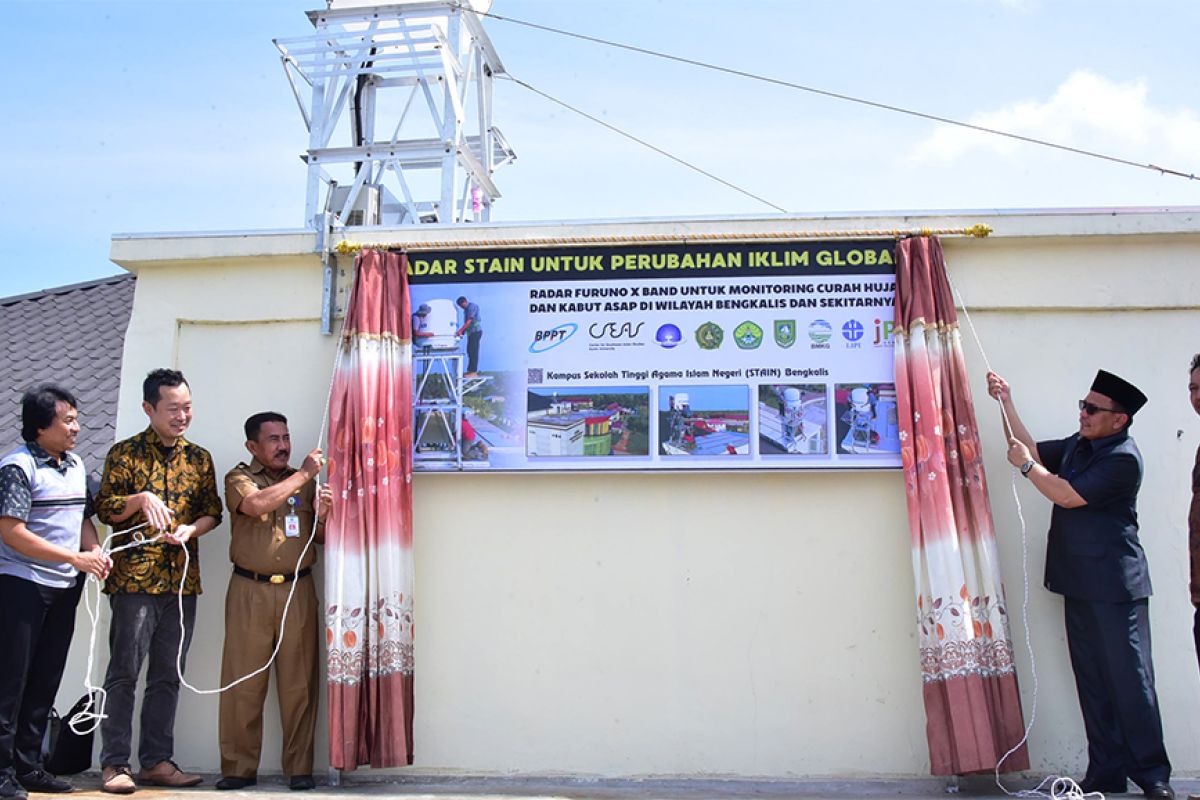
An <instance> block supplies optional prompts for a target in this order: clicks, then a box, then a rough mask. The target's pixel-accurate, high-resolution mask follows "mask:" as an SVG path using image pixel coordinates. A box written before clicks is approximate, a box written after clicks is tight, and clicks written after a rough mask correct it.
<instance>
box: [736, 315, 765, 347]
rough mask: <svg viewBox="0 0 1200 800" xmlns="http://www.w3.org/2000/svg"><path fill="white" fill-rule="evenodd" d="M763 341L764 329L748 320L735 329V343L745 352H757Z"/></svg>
mask: <svg viewBox="0 0 1200 800" xmlns="http://www.w3.org/2000/svg"><path fill="white" fill-rule="evenodd" d="M762 340H763V329H762V328H761V327H760V326H758V325H756V324H754V323H753V322H751V321H750V320H746V321H745V322H743V323H742V324H741V325H738V326H737V327H736V328H734V329H733V341H734V343H735V344H736V345H737V346H738V347H740V348H741V349H743V350H755V349H757V348H758V346H759V345H760V344H762Z"/></svg>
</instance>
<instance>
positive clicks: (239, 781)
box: [217, 775, 258, 792]
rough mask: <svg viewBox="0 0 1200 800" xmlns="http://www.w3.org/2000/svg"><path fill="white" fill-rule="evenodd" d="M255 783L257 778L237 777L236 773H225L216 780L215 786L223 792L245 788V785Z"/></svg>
mask: <svg viewBox="0 0 1200 800" xmlns="http://www.w3.org/2000/svg"><path fill="white" fill-rule="evenodd" d="M256 783H258V778H239V777H238V776H237V775H226V776H225V777H224V778H221V780H219V781H217V788H218V789H220V790H221V791H223V792H227V791H229V790H230V789H245V788H246V787H247V786H254V785H255V784H256Z"/></svg>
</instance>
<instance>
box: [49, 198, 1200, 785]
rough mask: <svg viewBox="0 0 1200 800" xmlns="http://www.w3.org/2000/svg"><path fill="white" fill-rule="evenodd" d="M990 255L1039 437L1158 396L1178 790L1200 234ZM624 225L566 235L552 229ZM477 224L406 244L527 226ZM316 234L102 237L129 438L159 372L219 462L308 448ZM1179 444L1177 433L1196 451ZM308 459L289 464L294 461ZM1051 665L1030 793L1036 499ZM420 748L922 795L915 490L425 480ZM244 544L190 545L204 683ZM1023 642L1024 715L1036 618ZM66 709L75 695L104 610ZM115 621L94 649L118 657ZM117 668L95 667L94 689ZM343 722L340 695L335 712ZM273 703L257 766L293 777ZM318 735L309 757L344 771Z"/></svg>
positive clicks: (1187, 671)
mask: <svg viewBox="0 0 1200 800" xmlns="http://www.w3.org/2000/svg"><path fill="white" fill-rule="evenodd" d="M977 221H983V222H987V223H989V224H991V225H992V226H993V227H995V228H996V234H994V235H993V237H992V238H990V239H987V240H982V241H981V240H961V239H946V240H945V246H946V249H947V253H948V257H949V260H950V269H951V274H952V276H953V278H954V280H955V282H956V284H957V285H958V287H959V289H960V290H961V292H962V294H963V296H964V298H965V300H966V304H967V306H968V308H969V310H970V311H971V313H972V317H973V320H974V323H975V325H976V327H977V328H978V331H979V335H980V337H981V339H982V341H983V345H984V347H985V348H986V349H987V351H988V356H989V358H990V360H991V363H992V364H993V366H994V367H995V368H996V369H997V370H999V371H1001V372H1002V373H1003V374H1005V375H1006V376H1007V377H1008V378H1009V379H1010V380H1011V381H1012V383H1013V385H1014V387H1015V392H1016V396H1017V399H1018V403H1019V405H1020V407H1021V409H1022V412H1023V415H1024V417H1025V419H1026V422H1027V423H1028V424H1029V427H1030V428H1031V429H1032V430H1033V431H1034V432H1035V433H1036V434H1037V435H1040V436H1045V437H1052V436H1065V435H1067V434H1069V433H1071V432H1072V431H1073V430H1074V428H1075V419H1076V414H1077V412H1076V409H1075V401H1076V400H1077V399H1078V398H1079V397H1082V396H1083V394H1084V393H1085V392H1086V390H1087V386H1088V383H1089V382H1090V379H1091V376H1092V374H1093V373H1094V371H1095V369H1096V368H1097V367H1104V368H1107V369H1111V370H1113V371H1116V372H1118V373H1120V374H1122V375H1124V376H1125V377H1127V378H1129V379H1130V380H1132V381H1134V382H1135V383H1137V384H1138V385H1139V386H1141V387H1142V388H1143V389H1144V390H1145V391H1146V393H1147V394H1148V395H1150V397H1151V405H1150V406H1149V407H1148V408H1147V410H1146V411H1145V412H1143V413H1142V414H1141V415H1139V419H1138V420H1137V424H1136V425H1135V427H1134V431H1133V433H1134V434H1135V436H1136V438H1137V440H1138V443H1139V445H1140V447H1141V449H1142V452H1143V454H1144V455H1145V460H1146V481H1145V485H1144V488H1143V490H1142V496H1141V515H1142V522H1143V525H1142V531H1143V534H1142V539H1143V543H1144V544H1145V547H1146V551H1147V553H1148V555H1149V558H1150V563H1151V571H1152V574H1153V577H1154V582H1155V586H1156V589H1157V594H1156V596H1155V599H1154V601H1153V602H1152V604H1151V609H1152V619H1153V625H1154V636H1155V656H1156V668H1157V672H1158V686H1159V693H1160V697H1161V698H1162V701H1163V706H1164V722H1165V725H1166V732H1167V744H1168V749H1169V752H1170V754H1171V757H1172V760H1173V762H1174V763H1175V765H1176V770H1177V772H1179V773H1182V774H1188V773H1191V774H1196V773H1198V772H1200V744H1198V743H1200V714H1198V713H1197V711H1198V710H1200V680H1198V679H1200V675H1198V673H1197V664H1196V656H1195V653H1194V651H1193V650H1192V644H1191V629H1190V624H1191V606H1190V604H1189V602H1188V594H1187V574H1188V573H1187V553H1186V542H1187V531H1186V510H1187V504H1188V500H1189V490H1190V487H1189V482H1188V476H1189V473H1190V469H1191V464H1192V458H1193V456H1194V453H1195V447H1196V444H1197V441H1198V440H1200V419H1197V418H1196V417H1195V414H1194V413H1193V412H1192V411H1191V409H1190V408H1189V406H1188V404H1187V401H1186V391H1185V387H1186V378H1187V364H1188V361H1189V359H1190V357H1191V355H1192V353H1193V352H1194V351H1196V350H1200V337H1195V338H1190V337H1189V334H1191V333H1192V332H1193V331H1196V330H1198V329H1200V326H1198V324H1197V323H1198V322H1200V313H1198V312H1197V302H1196V298H1198V297H1200V286H1198V285H1197V284H1198V283H1200V278H1197V277H1196V276H1195V275H1194V271H1193V270H1192V264H1193V263H1194V261H1195V257H1196V255H1197V253H1200V234H1198V232H1197V231H1200V223H1198V222H1197V221H1195V220H1194V219H1193V216H1192V215H1191V214H1175V215H1171V214H1156V215H1150V214H1143V215H1138V214H1121V215H1102V214H1096V215H1086V214H1083V215H1061V216H1054V215H1025V216H1021V215H1013V216H996V217H994V218H987V217H982V218H981V217H977V216H972V217H970V218H967V219H966V222H968V223H971V222H977ZM950 224H959V222H958V221H957V220H951V219H934V218H929V219H911V218H910V219H905V220H894V219H854V220H772V221H747V220H739V221H736V222H733V221H731V222H725V223H716V222H706V223H699V222H692V223H656V224H643V225H634V224H625V225H622V226H619V228H620V230H622V231H625V232H629V233H643V232H660V231H661V232H670V231H682V230H690V231H695V230H713V231H729V230H746V229H757V230H762V229H774V230H780V229H788V230H791V229H797V230H799V229H806V228H807V229H820V228H827V229H828V228H833V229H862V228H894V227H905V228H909V227H923V226H928V227H942V226H945V225H950ZM614 227H618V226H594V227H590V228H589V227H586V226H574V227H572V226H560V227H558V228H556V229H554V231H553V234H554V235H580V234H587V233H601V232H602V233H605V234H609V233H612V229H613V228H614ZM545 230H546V229H528V228H525V229H522V228H502V227H497V228H495V229H488V228H476V227H474V226H473V227H472V229H471V230H469V231H466V232H462V231H461V230H456V231H453V232H452V233H450V234H448V233H447V232H446V231H445V230H444V229H443V230H440V231H436V232H434V233H425V232H424V231H421V232H412V231H405V232H399V231H393V232H391V233H392V237H393V238H399V237H400V236H401V235H408V236H422V235H425V236H440V237H448V236H450V235H453V236H461V237H467V236H473V237H480V236H489V235H490V236H495V237H502V236H529V235H537V234H538V233H543V232H545ZM311 242H312V240H311V237H303V236H295V235H290V236H285V235H269V236H268V235H264V236H259V237H228V238H219V237H210V238H201V237H190V238H179V237H176V238H135V239H122V240H116V241H114V247H113V257H114V260H115V261H117V263H120V264H121V265H123V266H126V267H127V268H131V269H134V270H136V271H137V272H138V275H139V279H138V289H137V299H136V302H135V309H134V315H133V320H132V323H131V326H130V329H129V333H128V335H127V337H126V351H125V364H124V384H123V386H122V393H121V401H120V402H121V408H120V410H119V430H120V435H122V436H126V435H130V434H132V433H135V432H136V431H138V430H140V429H141V428H142V427H143V426H144V424H145V418H144V416H143V415H142V413H141V411H140V408H139V403H138V399H139V398H138V393H139V391H140V380H141V377H142V376H143V375H144V374H145V373H146V372H147V371H148V370H150V369H152V368H154V367H157V366H162V365H174V366H177V367H179V368H181V369H183V370H184V371H185V373H186V374H187V376H188V378H189V380H190V382H191V385H192V390H193V395H194V398H195V405H196V420H195V422H194V424H193V427H192V430H191V432H190V434H189V437H190V438H191V439H193V440H194V441H196V442H199V443H200V444H203V445H204V446H206V447H208V448H209V449H210V450H211V451H212V452H213V455H214V457H215V459H216V462H217V469H218V471H219V473H221V474H223V473H224V471H226V470H228V469H229V468H230V467H232V466H233V464H234V463H236V461H237V460H239V459H241V458H242V457H243V453H244V451H243V449H242V442H241V440H242V438H243V437H242V435H241V432H240V429H241V422H242V420H243V419H244V418H245V417H246V416H247V415H248V414H250V413H252V412H253V411H257V410H261V409H263V408H273V409H275V410H278V411H282V412H283V413H285V414H287V415H288V416H289V417H290V418H291V419H292V434H293V439H294V440H295V448H296V450H297V454H299V452H300V451H301V450H302V449H306V448H307V447H310V446H312V444H313V443H315V442H316V440H317V436H318V430H319V427H320V420H321V416H322V411H323V408H324V404H325V398H326V395H327V391H328V385H329V376H330V368H331V365H332V359H333V352H334V350H333V341H332V339H331V338H330V337H323V336H321V335H320V333H319V331H318V324H317V321H316V317H317V315H318V307H319V302H320V288H321V286H320V265H319V261H318V260H317V258H316V257H315V256H313V255H311V254H305V251H306V250H307V249H310V248H311ZM965 328H966V326H965V324H964V337H965V339H966V351H967V355H968V361H969V365H970V368H971V372H972V375H973V378H974V381H975V388H976V389H977V390H978V393H977V395H976V401H977V411H978V413H979V415H980V417H981V420H982V421H983V426H982V427H983V429H984V432H985V442H984V446H985V454H986V457H987V464H988V468H989V473H988V475H989V479H990V490H991V496H992V501H993V507H994V510H995V515H996V524H997V529H998V538H999V543H1000V552H1001V557H1002V559H1003V571H1004V575H1005V578H1006V584H1007V590H1008V597H1009V605H1010V608H1011V609H1012V610H1013V613H1014V616H1016V615H1017V612H1018V611H1019V609H1020V607H1021V594H1022V588H1023V586H1022V580H1023V572H1024V571H1023V565H1022V547H1021V536H1020V525H1019V523H1018V521H1017V513H1016V507H1015V503H1014V500H1013V497H1012V494H1011V487H1010V474H1011V472H1010V471H1009V469H1008V467H1007V464H1006V462H1004V459H1003V452H1004V448H1003V446H1002V441H1001V439H1000V435H999V423H998V422H997V421H996V419H995V418H996V412H995V407H994V405H993V404H992V403H991V401H990V400H987V398H986V396H985V395H984V393H983V392H982V387H983V372H984V370H985V368H984V365H983V360H982V358H981V356H980V354H979V352H978V350H977V349H976V348H975V345H974V343H973V341H972V340H971V338H970V333H969V331H966V330H965ZM1179 432H1181V433H1179ZM298 458H299V455H297V459H298ZM1018 493H1019V497H1020V500H1021V502H1022V504H1023V507H1024V513H1025V518H1026V520H1027V522H1028V553H1029V555H1028V560H1027V567H1028V574H1029V576H1030V580H1031V585H1030V595H1031V596H1030V602H1029V617H1030V631H1031V635H1032V639H1033V649H1034V653H1035V654H1036V656H1037V675H1038V679H1039V685H1040V691H1039V696H1038V698H1037V699H1038V717H1037V726H1036V727H1035V729H1034V730H1033V733H1032V738H1031V744H1030V751H1031V756H1032V759H1033V764H1034V771H1036V772H1051V771H1064V770H1065V771H1068V772H1074V773H1075V774H1078V773H1079V772H1080V770H1081V769H1082V767H1083V765H1084V763H1085V757H1084V753H1083V734H1082V727H1081V723H1080V719H1079V714H1078V710H1077V706H1076V701H1075V694H1074V686H1073V683H1072V679H1071V675H1070V670H1069V667H1068V665H1067V657H1066V650H1065V645H1064V641H1063V634H1062V623H1061V601H1060V599H1059V598H1057V597H1056V596H1054V595H1050V594H1049V593H1047V592H1045V591H1044V590H1043V589H1041V588H1040V585H1041V571H1042V565H1043V553H1042V551H1043V548H1044V544H1045V529H1046V525H1047V520H1048V517H1049V508H1048V504H1047V503H1046V502H1045V501H1043V500H1041V499H1040V498H1039V497H1038V496H1037V495H1036V492H1033V491H1031V490H1030V487H1029V486H1028V485H1026V484H1025V483H1024V482H1020V483H1019V485H1018ZM414 496H415V504H416V516H415V523H416V542H415V548H416V567H417V577H416V580H417V586H416V598H417V605H416V612H417V620H416V629H417V631H418V638H417V651H416V653H417V655H416V658H417V679H416V759H417V766H418V767H425V768H430V769H436V770H462V771H470V772H498V773H514V772H520V773H526V772H537V773H545V772H565V773H580V774H600V775H643V774H667V775H676V774H678V775H695V774H735V775H751V776H838V777H849V776H866V775H894V776H912V775H922V774H926V773H927V771H928V757H927V753H926V748H925V739H924V728H925V719H924V712H923V708H922V704H921V682H920V671H919V668H918V664H917V645H916V637H915V635H914V616H915V615H914V613H913V610H912V605H911V602H912V601H911V598H912V596H913V586H912V573H911V558H910V550H909V539H908V531H907V522H906V515H905V508H904V495H903V490H902V484H901V480H900V476H899V475H898V474H897V473H877V472H875V473H779V472H770V473H753V474H748V473H724V474H722V473H704V474H696V473H686V474H661V473H659V474H651V475H645V474H627V475H614V474H519V475H480V474H453V475H447V474H437V475H425V474H423V475H418V476H416V479H415V490H414ZM227 537H228V528H227V526H224V525H223V526H222V527H220V528H218V529H217V530H216V531H214V532H213V533H211V534H209V535H208V536H207V537H206V538H205V540H204V541H203V543H202V551H203V553H202V559H203V564H204V567H203V574H204V585H205V594H204V596H203V597H202V598H201V604H200V615H199V619H198V623H197V627H198V630H197V633H196V640H195V643H194V644H193V649H192V656H191V663H190V665H189V670H188V677H189V679H190V680H191V681H192V682H193V683H195V684H196V685H199V686H213V685H215V683H216V680H217V675H218V670H219V662H220V650H221V644H222V624H221V617H222V604H223V596H224V588H225V584H226V581H227V576H228V559H227V555H226V548H227V544H228V539H227ZM1016 623H1017V624H1016V625H1015V626H1014V630H1013V634H1014V639H1015V644H1016V649H1017V653H1016V657H1017V663H1018V671H1019V675H1020V679H1021V686H1022V690H1023V695H1024V698H1025V707H1026V716H1027V718H1028V712H1029V708H1030V703H1031V702H1032V700H1033V696H1032V688H1033V680H1032V675H1031V664H1030V659H1029V657H1028V655H1027V654H1026V652H1025V648H1024V643H1023V637H1024V634H1025V629H1024V626H1023V625H1022V624H1021V622H1020V620H1019V619H1017V620H1016ZM80 624H81V628H80V633H79V636H78V637H77V640H78V643H79V644H78V645H77V647H76V650H75V651H74V652H73V654H72V662H71V667H70V669H69V671H68V673H67V676H66V678H65V679H64V685H63V690H62V692H61V697H60V700H61V701H63V702H66V701H67V700H68V699H73V697H74V696H77V695H78V694H79V691H80V685H81V681H82V666H83V663H84V662H83V659H84V655H85V653H84V645H85V644H86V624H87V620H86V617H82V616H81V623H80ZM103 642H104V638H103V631H102V636H101V645H100V647H99V650H100V652H99V654H98V660H99V663H100V665H101V668H102V666H103V663H104V662H105V659H106V646H105V645H104V644H103ZM98 673H99V670H98ZM321 702H322V706H324V698H323V697H322V698H321ZM216 708H217V704H216V700H215V699H213V698H211V697H198V696H195V695H191V694H190V693H185V696H184V698H183V701H182V702H181V706H180V717H179V724H178V725H177V736H178V744H177V752H178V759H179V760H180V762H181V763H182V764H183V765H184V766H185V767H192V768H200V769H203V770H206V771H210V772H211V771H216V770H217V768H218V753H217V737H216V717H217V711H216ZM274 715H275V711H274V705H273V704H272V706H271V708H270V710H269V711H268V729H267V730H268V733H267V737H268V738H267V743H266V745H265V747H264V758H263V765H262V771H263V772H264V773H271V772H277V771H278V769H279V762H278V749H279V733H278V727H277V723H275V722H274V721H273V719H274ZM323 725H324V721H323V718H322V722H321V727H320V728H319V731H318V747H317V751H318V752H317V756H318V762H319V764H320V765H323V764H324V763H325V752H324V748H325V739H324V736H323V730H324V728H323Z"/></svg>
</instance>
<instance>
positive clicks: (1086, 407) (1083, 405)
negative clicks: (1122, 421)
mask: <svg viewBox="0 0 1200 800" xmlns="http://www.w3.org/2000/svg"><path fill="white" fill-rule="evenodd" d="M1079 410H1080V411H1082V412H1083V413H1085V414H1087V415H1088V416H1089V417H1090V416H1091V415H1092V414H1095V413H1096V412H1097V411H1108V412H1109V413H1112V414H1124V413H1125V412H1124V411H1118V410H1117V409H1115V408H1105V407H1104V406H1098V405H1096V404H1095V403H1089V402H1088V401H1087V400H1080V401H1079Z"/></svg>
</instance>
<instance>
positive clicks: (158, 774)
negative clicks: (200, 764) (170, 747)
mask: <svg viewBox="0 0 1200 800" xmlns="http://www.w3.org/2000/svg"><path fill="white" fill-rule="evenodd" d="M202 780H204V778H202V777H200V776H199V775H194V774H192V773H190V772H184V771H183V770H181V769H180V768H179V765H178V764H176V763H175V762H174V761H172V760H171V759H169V758H168V759H166V760H165V761H160V762H158V763H157V764H155V765H154V766H153V767H151V768H150V769H144V770H142V771H141V772H139V773H138V774H137V782H138V783H141V784H145V785H147V786H170V787H172V788H175V789H178V788H180V787H183V786H195V785H196V784H198V783H200V781H202Z"/></svg>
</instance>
